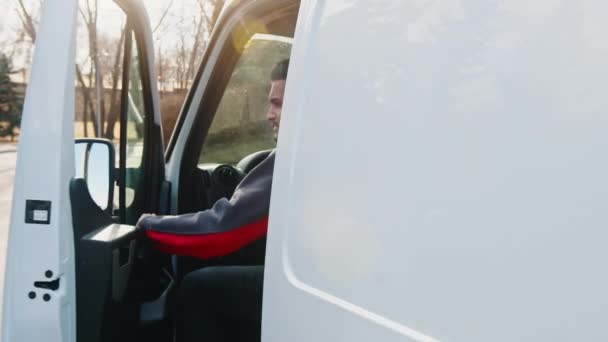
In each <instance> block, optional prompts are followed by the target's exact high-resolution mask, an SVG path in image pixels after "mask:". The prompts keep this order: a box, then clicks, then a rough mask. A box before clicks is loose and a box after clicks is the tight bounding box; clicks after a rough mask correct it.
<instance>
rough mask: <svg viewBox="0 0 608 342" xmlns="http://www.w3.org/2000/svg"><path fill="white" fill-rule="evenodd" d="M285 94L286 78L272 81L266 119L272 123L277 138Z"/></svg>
mask: <svg viewBox="0 0 608 342" xmlns="http://www.w3.org/2000/svg"><path fill="white" fill-rule="evenodd" d="M284 94H285V80H278V81H272V82H271V84H270V93H269V94H268V103H269V105H268V113H266V120H268V122H269V123H270V126H271V127H272V130H273V132H274V138H275V139H276V138H277V136H278V134H279V125H280V124H281V110H282V109H283V95H284Z"/></svg>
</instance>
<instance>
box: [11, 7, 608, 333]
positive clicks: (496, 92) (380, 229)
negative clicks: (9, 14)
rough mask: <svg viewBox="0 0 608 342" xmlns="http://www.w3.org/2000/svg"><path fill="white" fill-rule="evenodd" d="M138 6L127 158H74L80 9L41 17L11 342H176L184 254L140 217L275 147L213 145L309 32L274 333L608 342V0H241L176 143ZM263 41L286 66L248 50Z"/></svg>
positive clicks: (129, 42) (284, 195)
mask: <svg viewBox="0 0 608 342" xmlns="http://www.w3.org/2000/svg"><path fill="white" fill-rule="evenodd" d="M118 4H119V5H120V6H121V8H122V9H123V10H124V12H125V13H126V16H127V18H128V23H129V32H128V34H127V39H126V41H125V51H126V56H125V58H124V61H125V66H124V70H126V71H125V72H124V75H123V86H122V89H123V91H122V108H121V126H120V127H121V134H120V139H119V143H118V146H117V147H115V146H114V144H113V143H112V142H110V141H105V140H77V141H76V148H75V147H74V146H75V144H74V135H73V132H74V127H73V124H74V84H75V80H74V64H75V60H74V55H75V52H74V50H75V49H74V44H75V43H74V41H75V29H76V20H75V18H76V7H77V1H76V0H47V1H46V4H45V6H44V14H43V17H42V22H41V26H40V30H39V34H38V40H37V46H36V52H35V58H34V65H33V70H32V75H31V79H30V82H29V86H28V91H27V99H26V103H25V111H24V116H23V121H22V131H21V141H20V145H19V156H18V163H17V171H16V179H15V187H14V197H13V209H12V216H11V225H10V240H9V245H8V259H7V260H8V261H7V273H6V283H5V291H4V307H3V324H2V341H3V342H32V341H49V342H59V341H78V342H84V341H86V342H98V341H147V342H154V341H171V336H172V326H171V302H172V301H171V294H172V292H173V291H174V289H175V287H176V283H177V282H179V279H180V277H182V276H183V273H184V272H183V271H180V270H183V269H184V266H183V264H184V263H185V262H186V261H184V260H182V259H180V258H176V257H171V256H162V255H158V254H155V253H153V252H151V251H149V250H146V249H145V248H143V247H142V245H141V244H140V243H139V242H138V239H137V238H136V236H135V235H136V234H135V229H134V227H133V224H134V222H135V220H136V219H137V217H138V216H139V215H140V214H141V213H144V212H155V213H161V214H166V213H174V214H175V213H185V212H192V211H199V210H204V209H206V208H208V207H209V205H210V202H212V200H213V199H214V198H215V197H217V196H222V195H226V194H229V193H230V191H231V190H233V189H234V185H236V183H238V181H239V180H240V177H242V175H243V174H244V173H246V171H247V169H249V168H250V167H252V165H254V163H255V161H256V160H258V161H259V159H260V158H261V157H263V156H264V155H265V154H264V153H266V152H264V151H265V150H266V149H268V148H272V147H273V146H268V144H266V145H265V143H259V141H256V142H255V143H251V144H249V143H243V142H242V141H240V140H239V139H245V138H244V137H249V136H255V134H250V135H247V134H245V133H243V132H244V131H238V130H237V131H235V132H237V133H235V134H232V135H230V137H232V139H234V146H238V149H236V148H235V151H236V152H235V153H234V155H233V157H231V158H232V159H230V158H229V159H230V160H214V159H213V158H212V157H211V156H212V155H213V154H212V153H209V152H208V151H210V147H209V146H211V145H213V143H212V142H211V140H212V139H211V138H210V137H211V135H210V134H209V132H211V130H212V129H213V126H214V125H218V127H223V126H222V125H224V124H225V123H222V122H223V121H222V120H223V119H221V115H220V114H222V113H224V112H229V110H221V108H231V107H230V106H228V105H229V104H230V103H232V101H237V100H238V98H239V97H240V96H239V95H238V91H236V90H234V91H232V92H230V93H229V92H228V91H227V89H231V88H230V84H232V83H231V82H233V81H234V78H235V77H236V76H235V75H239V73H238V72H236V71H235V70H236V69H237V68H239V66H241V67H242V66H243V65H245V66H247V65H246V63H267V64H268V65H271V64H272V62H273V61H274V60H276V59H278V58H279V57H285V56H289V55H290V52H289V50H290V47H289V46H290V45H291V38H293V49H291V67H290V74H289V77H288V80H287V91H286V103H285V105H284V109H283V120H282V127H281V133H280V136H279V139H278V143H277V147H276V148H277V156H276V166H275V170H274V184H273V191H272V200H271V209H270V223H269V232H268V240H267V246H266V250H265V251H266V252H265V256H266V258H265V262H266V272H265V283H264V304H263V329H262V330H263V331H262V340H263V341H264V342H284V341H291V342H304V341H348V342H355V341H359V342H364V341H365V342H370V341H383V342H390V341H438V340H441V341H484V342H486V341H608V329H607V324H608V320H607V316H606V308H608V291H607V289H608V273H606V272H605V268H606V261H607V260H608V247H607V246H608V157H607V156H606V149H607V148H608V96H607V94H606V91H607V90H606V89H607V85H608V64H607V63H608V62H607V61H608V21H606V20H605V14H606V13H607V11H608V3H607V2H605V1H599V0H580V1H562V0H544V1H487V0H469V1H465V0H443V1H430V0H376V1H353V0H325V1H323V0H309V1H302V3H301V4H300V1H298V0H255V1H253V0H251V1H245V0H243V1H236V2H235V3H233V4H232V5H230V6H229V7H228V8H227V9H226V10H225V11H224V12H223V13H222V16H221V18H220V20H219V23H218V25H217V26H216V28H215V30H214V32H213V35H212V38H211V42H210V44H209V45H208V47H207V49H206V51H205V54H204V57H203V62H202V65H201V66H200V70H199V71H198V74H197V77H196V80H195V82H194V84H193V85H192V87H191V90H190V91H189V94H188V96H187V100H186V102H185V103H184V105H183V109H182V112H181V116H180V117H179V121H178V123H177V125H176V128H175V130H174V133H173V136H172V138H171V140H170V141H169V142H168V143H167V144H166V145H165V144H164V142H163V139H162V134H161V131H162V130H161V115H162V113H160V110H159V98H158V94H157V84H156V81H155V80H156V72H155V70H154V68H153V66H154V65H155V63H154V60H153V51H154V49H153V47H152V39H151V30H150V27H149V23H148V20H147V16H146V14H145V11H144V8H143V6H142V5H141V3H140V0H119V1H118ZM256 42H257V43H260V44H262V45H263V46H264V49H266V50H264V49H262V50H263V51H269V52H268V53H269V54H270V53H272V57H270V56H269V57H268V58H250V59H247V60H245V59H246V56H247V51H250V49H248V48H249V47H251V46H253V45H255V44H254V43H256ZM285 44H287V45H285ZM262 45H259V46H262ZM277 51H279V52H277ZM281 54H283V55H281ZM234 82H236V81H234ZM260 82H262V79H261V78H260ZM127 84H128V86H127ZM259 86H260V87H262V88H263V86H264V85H263V84H262V83H260V84H259ZM134 93H137V96H138V98H139V102H138V103H136V101H134V100H133V99H134V98H135V95H134ZM261 93H262V94H263V92H261ZM222 106H224V107H222ZM232 114H234V113H232ZM222 115H224V114H222ZM225 115H231V114H225ZM243 120H244V122H245V121H246V122H247V125H243V127H240V128H239V129H242V130H248V131H247V132H257V131H255V129H254V128H251V127H254V126H255V122H254V121H255V120H253V121H251V120H249V119H247V120H245V119H243ZM138 122H139V123H138ZM252 122H253V123H252ZM245 126H246V127H245ZM224 128H226V127H224ZM226 129H227V128H226ZM251 130H252V131H251ZM134 132H136V133H134ZM245 145H246V148H243V149H241V148H242V147H243V146H245ZM201 151H202V152H201ZM258 151H260V152H258ZM255 153H258V154H255ZM115 155H116V158H115ZM75 161H76V162H75ZM239 161H241V163H239ZM115 163H117V164H115ZM115 165H118V166H117V167H115ZM220 171H221V172H220ZM117 180H119V182H116V181H117ZM115 188H116V191H114V189H115ZM114 192H116V194H114ZM114 198H117V199H118V200H117V201H114ZM603 270H604V271H603Z"/></svg>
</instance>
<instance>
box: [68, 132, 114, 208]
mask: <svg viewBox="0 0 608 342" xmlns="http://www.w3.org/2000/svg"><path fill="white" fill-rule="evenodd" d="M74 152H75V167H76V170H75V171H76V173H75V178H82V179H84V181H85V182H86V183H87V187H88V189H89V193H90V194H91V198H93V200H94V201H95V203H97V205H98V206H99V207H100V208H101V209H102V210H103V211H106V212H108V214H110V215H112V210H113V207H114V205H113V203H114V183H115V181H116V174H115V173H116V168H115V163H116V151H115V148H114V145H113V144H112V142H111V141H110V140H107V139H93V138H85V139H76V140H75V143H74Z"/></svg>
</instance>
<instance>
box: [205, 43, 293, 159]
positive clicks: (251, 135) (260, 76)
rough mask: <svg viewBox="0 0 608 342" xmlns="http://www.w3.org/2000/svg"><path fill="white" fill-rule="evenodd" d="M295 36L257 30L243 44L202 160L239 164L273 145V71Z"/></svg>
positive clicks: (210, 130)
mask: <svg viewBox="0 0 608 342" xmlns="http://www.w3.org/2000/svg"><path fill="white" fill-rule="evenodd" d="M290 53H291V39H290V38H286V37H282V36H278V35H270V34H255V35H253V36H252V38H251V39H250V40H249V42H248V43H247V44H246V45H245V46H244V47H243V51H242V54H241V56H240V58H239V61H238V63H237V65H236V67H235V68H234V70H233V72H232V76H231V78H230V81H229V82H228V86H227V87H226V90H225V91H224V94H223V96H222V99H221V101H220V104H219V106H218V109H217V111H216V113H215V116H214V119H213V123H212V124H211V127H210V129H209V133H208V135H207V138H206V139H205V143H204V145H203V148H202V151H201V154H200V156H199V163H201V164H202V163H221V164H231V165H235V164H236V163H237V162H238V161H239V160H241V159H242V158H244V157H245V156H247V155H249V154H251V153H254V152H257V151H261V150H268V149H273V148H274V147H275V140H274V135H273V132H272V130H271V128H270V126H269V125H268V123H267V122H266V117H265V116H266V110H267V109H268V107H267V104H266V103H267V96H268V91H269V89H270V72H271V70H272V68H273V67H274V66H275V65H276V63H277V62H279V61H281V60H283V59H286V58H289V55H290Z"/></svg>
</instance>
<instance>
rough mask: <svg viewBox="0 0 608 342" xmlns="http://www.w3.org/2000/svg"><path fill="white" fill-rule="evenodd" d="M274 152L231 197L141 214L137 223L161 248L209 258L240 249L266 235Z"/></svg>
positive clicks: (245, 179) (170, 251) (171, 251)
mask: <svg viewBox="0 0 608 342" xmlns="http://www.w3.org/2000/svg"><path fill="white" fill-rule="evenodd" d="M273 169H274V152H273V153H271V154H270V155H269V156H268V158H266V159H265V160H264V161H263V162H261V163H260V165H258V166H256V167H255V168H254V169H253V170H251V172H250V173H249V174H247V176H246V177H245V178H244V179H243V181H242V182H241V183H240V184H239V186H238V187H237V188H236V190H235V191H234V195H233V196H232V198H231V199H230V200H227V199H225V198H222V199H220V200H219V201H217V202H216V203H215V204H214V205H213V207H212V208H211V209H209V210H205V211H201V212H198V213H192V214H185V215H179V216H153V215H152V216H142V218H140V220H139V222H138V223H137V225H138V226H139V227H142V228H143V229H144V230H145V232H146V236H147V237H148V239H150V240H151V241H152V242H153V243H154V245H155V246H156V248H158V249H159V250H160V251H162V252H165V253H169V254H177V255H188V256H193V257H197V258H202V259H208V258H213V257H218V256H223V255H227V254H230V253H233V252H236V251H238V250H239V249H241V248H243V247H245V246H247V245H248V244H250V243H252V242H254V241H256V240H259V239H261V238H263V237H264V236H266V232H267V229H268V210H269V207H270V190H271V187H272V172H273Z"/></svg>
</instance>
